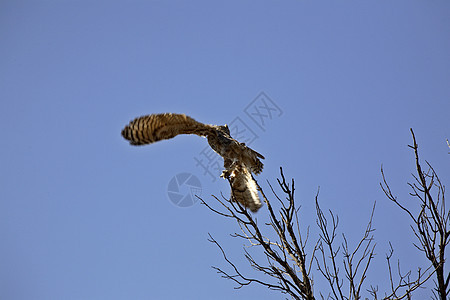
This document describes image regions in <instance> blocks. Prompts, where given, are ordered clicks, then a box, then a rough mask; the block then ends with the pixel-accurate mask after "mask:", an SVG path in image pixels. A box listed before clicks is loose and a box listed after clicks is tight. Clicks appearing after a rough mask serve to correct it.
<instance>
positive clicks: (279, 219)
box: [200, 139, 450, 300]
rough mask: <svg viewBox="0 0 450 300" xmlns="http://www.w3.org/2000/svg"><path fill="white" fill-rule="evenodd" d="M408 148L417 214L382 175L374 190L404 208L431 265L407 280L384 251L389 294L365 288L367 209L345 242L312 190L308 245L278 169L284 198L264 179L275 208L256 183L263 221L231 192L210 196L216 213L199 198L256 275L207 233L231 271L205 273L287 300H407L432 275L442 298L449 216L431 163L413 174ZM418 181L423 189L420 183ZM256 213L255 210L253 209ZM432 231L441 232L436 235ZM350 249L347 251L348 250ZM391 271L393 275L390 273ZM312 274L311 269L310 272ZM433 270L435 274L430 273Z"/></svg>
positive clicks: (369, 234)
mask: <svg viewBox="0 0 450 300" xmlns="http://www.w3.org/2000/svg"><path fill="white" fill-rule="evenodd" d="M414 147H415V148H414ZM413 149H415V151H416V158H417V160H416V161H417V166H418V168H419V169H418V170H419V174H422V175H419V177H417V178H416V180H417V182H418V184H411V187H412V188H413V190H414V191H415V193H414V194H413V196H414V197H417V198H419V199H420V200H421V201H422V202H421V203H422V204H421V205H422V206H421V212H420V214H419V216H418V217H414V216H413V214H412V213H411V212H410V211H409V210H408V209H406V208H404V206H402V205H400V204H399V202H397V200H396V198H395V197H394V196H393V195H392V193H391V191H390V189H389V186H388V185H387V183H386V180H385V177H384V173H383V171H382V174H383V181H384V184H383V185H382V188H383V191H384V192H385V193H386V195H387V196H388V197H389V199H391V200H392V201H394V202H395V203H396V204H397V205H399V207H401V208H402V209H403V210H404V211H406V212H407V213H408V214H409V215H410V216H411V218H412V219H413V220H414V221H415V224H417V226H418V227H417V229H416V230H415V231H414V232H415V234H416V236H417V237H418V238H419V241H420V245H421V248H420V246H419V247H418V248H419V249H423V251H424V252H425V254H426V255H427V258H429V259H430V261H431V262H432V264H431V266H430V267H429V268H427V269H425V270H424V271H422V270H421V269H418V270H417V273H415V275H414V276H412V272H411V271H407V272H401V271H400V264H399V263H398V265H397V267H396V268H395V266H394V265H393V263H392V259H393V253H394V250H393V248H392V246H391V248H390V250H389V252H388V253H387V254H386V262H387V266H388V276H389V277H388V278H389V279H390V291H389V292H384V293H380V292H378V286H368V285H367V283H366V281H367V280H366V279H367V276H368V271H369V268H370V265H371V263H372V262H373V260H374V257H375V248H376V243H375V239H374V228H373V226H372V220H373V217H374V212H375V204H374V206H373V209H372V212H371V214H370V218H369V222H368V223H367V226H366V228H365V230H364V232H363V235H362V237H361V238H359V239H357V240H356V242H355V239H353V243H351V242H350V241H351V239H350V238H349V237H348V236H347V235H346V234H342V233H339V232H338V225H339V218H338V216H337V215H335V214H334V213H333V212H332V211H331V210H329V211H328V213H324V212H323V211H322V209H321V207H320V205H319V200H318V194H319V193H317V194H316V197H315V205H316V225H317V229H318V231H317V232H318V236H317V238H316V239H314V241H311V242H309V243H308V241H309V240H310V239H311V237H310V227H309V226H308V224H303V223H302V222H300V221H299V220H300V218H301V215H300V207H299V206H297V205H296V201H295V197H294V191H295V185H294V180H293V179H292V180H291V181H290V182H288V181H287V180H286V178H285V176H284V174H283V169H282V168H280V179H277V182H278V185H279V187H280V188H281V191H282V193H283V195H284V197H279V196H278V194H277V193H276V192H275V190H274V188H273V187H272V185H271V184H270V182H267V183H268V186H269V187H270V190H271V192H272V194H273V196H274V197H275V199H276V202H275V206H274V204H273V203H272V202H271V201H270V200H269V198H268V197H267V196H266V194H265V193H264V191H263V190H262V188H261V187H260V186H259V184H257V186H258V190H259V192H260V193H261V195H262V197H263V199H264V202H265V204H266V208H267V213H268V219H269V221H268V222H266V223H259V222H258V220H257V218H256V217H255V216H254V215H252V214H250V213H249V212H248V211H247V210H246V209H245V208H244V207H243V206H241V204H240V203H239V202H237V201H235V200H234V199H233V195H232V196H231V197H230V198H226V197H224V196H223V195H222V196H221V198H218V197H215V196H213V197H214V198H215V199H216V200H217V201H218V203H220V205H221V209H217V208H214V207H213V206H211V205H210V204H208V203H206V202H205V201H203V200H202V199H201V198H200V200H201V202H202V203H203V204H204V205H206V206H207V207H208V208H209V209H210V210H212V211H213V212H215V213H217V214H218V215H221V216H223V217H225V218H229V219H232V220H234V221H236V222H237V224H238V226H239V228H240V232H235V233H233V234H231V236H232V237H234V238H237V239H241V240H244V241H245V243H246V244H247V246H246V247H244V257H245V258H246V260H247V261H248V263H249V265H250V266H251V267H252V268H253V269H254V270H256V271H257V272H256V274H258V275H254V276H250V275H248V274H246V272H244V271H242V267H240V266H237V265H236V264H235V263H234V262H233V261H232V259H230V258H229V257H228V256H227V254H226V251H225V250H224V248H223V246H222V245H221V244H220V243H219V242H218V241H217V240H216V239H214V238H213V237H212V236H211V235H210V239H209V240H210V241H211V242H212V243H214V244H215V245H216V246H217V247H218V248H219V249H220V251H221V253H222V255H223V257H224V259H225V261H226V262H227V263H228V264H229V266H230V267H231V271H227V270H226V269H224V268H220V267H213V268H214V269H215V270H216V271H217V272H218V273H219V274H220V275H221V276H222V277H223V278H226V279H229V280H232V281H233V282H235V283H236V284H237V286H236V288H237V289H239V288H242V287H243V286H247V285H250V284H252V283H256V284H260V285H262V286H265V287H267V288H269V289H272V290H277V291H280V292H281V293H283V294H286V295H289V296H290V297H291V298H292V299H308V300H310V299H316V298H317V297H318V298H320V299H325V298H326V299H362V298H363V297H364V296H363V294H364V293H366V295H370V296H372V298H373V299H411V296H412V294H413V292H414V291H415V290H416V289H417V288H419V287H421V286H423V285H424V283H425V282H426V281H427V280H428V279H429V278H430V277H432V275H433V274H436V275H437V276H438V282H437V292H438V294H439V295H441V294H442V290H441V289H442V288H444V289H443V291H444V293H443V297H444V298H442V296H440V297H441V298H440V299H445V297H446V295H447V294H448V291H447V290H446V289H447V288H448V282H449V275H448V276H447V277H446V278H445V280H443V279H444V276H443V274H444V273H443V272H444V268H443V266H444V261H445V259H444V254H443V253H444V250H445V246H446V245H447V244H448V235H449V234H450V233H448V231H447V230H446V229H447V226H448V225H447V224H448V222H449V213H448V212H447V211H446V210H445V204H444V198H443V197H444V187H443V186H442V185H441V183H440V181H439V178H438V177H437V175H436V174H435V172H434V170H433V169H432V168H431V166H430V170H431V171H429V173H423V172H422V171H421V169H420V165H419V164H418V154H417V145H416V143H415V139H414V146H413ZM430 172H431V173H430ZM427 179H431V184H430V182H427V181H426V180H427ZM422 180H424V182H425V184H422ZM432 186H437V187H438V190H439V193H438V201H437V202H434V200H432V198H431V196H430V195H428V194H429V193H430V189H431V187H432ZM421 190H423V193H425V195H426V196H423V193H422V194H420V191H421ZM264 211H265V209H264V208H263V210H261V212H264ZM416 221H417V222H416ZM440 232H442V233H444V235H443V236H441V235H440ZM436 243H438V244H439V250H437V251H438V253H435V251H436ZM350 244H354V245H355V246H354V247H353V248H352V247H351V246H350ZM416 247H417V246H416ZM248 248H253V249H256V250H261V251H262V253H263V254H264V255H263V257H264V258H265V259H264V260H263V261H261V259H259V260H257V259H256V258H255V255H253V254H252V253H251V252H250V251H249V250H248ZM439 251H442V252H439ZM395 269H397V272H395V271H394V270H395ZM314 271H317V272H316V273H315V274H313V273H314ZM439 272H440V274H441V275H438V274H439ZM313 275H315V276H321V277H323V278H324V279H325V282H326V283H327V284H328V287H329V289H328V291H327V292H325V291H324V290H323V288H322V290H321V291H320V292H319V293H318V295H315V294H314V280H313V278H314V277H313ZM446 291H447V292H446Z"/></svg>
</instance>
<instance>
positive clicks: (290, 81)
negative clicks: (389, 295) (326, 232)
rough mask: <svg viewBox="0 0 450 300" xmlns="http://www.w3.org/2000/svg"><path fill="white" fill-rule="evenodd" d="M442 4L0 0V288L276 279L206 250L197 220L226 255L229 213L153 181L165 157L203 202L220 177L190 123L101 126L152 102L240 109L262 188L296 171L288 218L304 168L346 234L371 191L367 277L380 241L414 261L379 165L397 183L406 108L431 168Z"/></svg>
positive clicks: (305, 196) (219, 289)
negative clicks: (184, 130)
mask: <svg viewBox="0 0 450 300" xmlns="http://www.w3.org/2000/svg"><path fill="white" fill-rule="evenodd" d="M449 15H450V2H448V1H394V2H392V1H339V2H336V1H333V2H331V1H325V2H320V3H319V2H317V1H314V2H312V1H285V2H283V3H281V4H280V3H278V2H275V1H258V2H256V1H228V2H227V3H219V2H217V1H81V0H80V1H76V0H73V1H52V0H47V1H2V2H1V4H0V39H1V44H2V47H0V116H1V118H0V125H1V128H2V129H3V130H2V134H3V143H2V147H0V157H1V158H0V164H1V171H0V187H1V188H0V238H1V240H2V241H3V243H2V247H0V298H2V299H230V297H233V298H234V299H250V298H254V299H279V297H280V295H279V294H278V293H277V292H271V291H268V290H267V289H265V288H262V287H259V286H250V287H247V288H244V289H242V290H238V291H236V290H234V289H233V287H234V285H233V284H232V283H231V282H229V281H226V280H224V279H221V278H220V277H219V276H218V275H217V274H216V273H215V271H214V270H212V269H211V265H216V266H222V267H226V264H225V262H224V261H223V259H222V258H221V256H220V253H219V251H218V249H217V248H216V247H215V246H214V245H212V244H211V243H209V242H208V241H207V237H208V233H211V234H212V235H213V236H214V237H215V238H216V239H217V240H218V241H220V242H221V243H222V244H223V245H224V246H225V248H227V249H228V252H229V254H230V256H231V257H232V258H233V259H234V260H235V261H237V262H238V263H240V264H242V265H245V262H244V261H243V260H242V259H241V253H242V242H239V241H233V240H232V239H230V238H229V236H228V234H229V233H232V232H234V231H236V230H238V229H237V228H236V226H235V224H234V223H233V222H230V221H229V220H224V219H223V218H221V217H219V216H217V215H214V214H213V213H211V212H210V211H209V210H207V209H206V208H205V207H204V206H202V205H199V204H195V205H193V206H191V207H189V208H180V207H177V206H176V205H174V204H173V203H171V202H170V201H169V198H168V194H167V188H168V184H169V182H170V180H171V179H172V178H173V177H174V176H176V175H177V174H179V173H183V172H187V173H189V174H192V175H194V176H195V177H197V178H198V179H199V181H200V182H201V188H202V196H203V197H204V199H205V201H208V203H211V204H215V202H214V199H213V198H212V197H210V195H211V194H215V195H218V194H220V193H221V192H222V193H224V195H228V193H229V187H228V186H227V184H226V182H225V181H223V180H219V179H218V180H216V181H212V180H211V178H210V177H208V176H207V175H204V173H203V170H202V169H201V168H199V167H198V166H196V162H195V160H194V158H195V157H197V156H198V155H199V153H200V152H201V151H202V149H203V148H204V147H205V146H206V140H204V139H202V138H199V137H196V136H182V137H177V138H176V139H174V140H171V141H164V142H161V143H158V144H154V145H151V146H148V147H131V146H129V145H128V144H127V143H126V142H125V141H124V140H123V139H122V137H121V136H120V131H121V129H122V128H123V127H124V126H125V125H126V124H127V123H128V122H129V121H130V120H131V119H133V118H135V117H137V116H140V115H144V114H150V113H161V112H178V113H186V114H188V115H190V116H192V117H194V118H195V119H197V120H199V121H202V122H205V123H211V124H224V123H229V122H231V121H232V120H234V119H235V118H237V117H239V118H240V120H241V121H242V122H243V123H245V124H246V125H247V127H248V128H249V129H251V130H252V131H253V132H254V134H255V136H257V138H256V139H255V140H254V141H253V142H252V144H251V146H252V147H253V148H254V149H255V150H257V151H258V152H260V153H262V154H263V155H264V156H265V157H266V159H265V169H264V172H263V173H262V174H261V175H259V176H258V179H259V182H260V183H261V185H262V187H263V188H264V189H265V190H266V192H267V193H268V191H269V189H268V186H267V183H266V180H269V181H270V182H272V183H275V178H276V177H277V176H278V169H279V167H280V166H283V168H284V170H285V174H286V176H287V177H289V178H291V177H293V178H295V180H296V185H297V201H298V203H299V204H301V205H302V210H301V212H303V217H302V222H303V223H302V226H304V228H306V227H307V226H308V225H311V228H312V230H313V231H314V229H313V228H314V224H315V218H314V210H313V208H314V195H315V194H316V192H317V189H318V187H319V186H320V197H319V199H320V203H321V205H322V207H323V208H324V209H328V208H330V209H333V210H334V212H335V213H336V214H338V215H339V216H340V220H341V227H340V229H342V230H343V231H345V232H346V233H347V236H349V237H350V239H351V240H353V242H356V240H357V238H359V237H360V235H361V234H362V231H363V228H365V225H366V222H367V220H368V217H369V215H370V210H371V207H372V205H373V203H374V202H375V201H376V202H377V208H376V212H375V216H374V226H375V227H376V228H377V231H376V233H375V237H376V240H377V250H376V252H377V253H378V255H377V257H376V260H375V263H374V264H373V267H372V269H371V272H370V273H369V278H368V281H367V284H368V285H367V288H368V287H369V284H373V285H375V284H380V290H383V288H384V286H383V284H385V281H383V280H384V279H383V278H385V277H386V265H385V261H384V253H385V252H386V249H387V245H388V241H391V242H392V244H393V246H394V247H395V249H396V254H397V255H398V256H399V257H400V258H401V260H402V263H404V266H405V268H408V267H410V268H415V267H417V266H419V265H420V266H424V265H426V261H425V260H424V258H423V257H422V256H421V255H420V254H419V253H418V252H417V250H415V249H414V248H413V246H412V245H411V242H410V241H411V238H412V235H411V233H410V231H409V223H408V219H407V218H406V217H405V216H404V215H403V214H402V213H401V212H400V211H399V209H397V208H396V207H394V205H393V204H392V203H389V202H388V200H387V199H385V197H384V195H383V193H382V191H381V189H380V187H379V182H380V180H381V176H380V166H381V164H383V166H384V168H385V172H386V175H387V177H388V179H389V181H390V183H391V185H392V188H393V191H394V192H395V193H396V194H397V195H398V196H399V199H400V200H402V201H408V200H409V201H410V198H408V186H407V184H406V183H407V180H409V179H410V173H411V172H413V171H414V163H413V154H412V152H411V150H410V149H409V148H408V147H407V145H408V144H409V143H411V136H410V133H409V128H411V127H412V128H413V129H414V130H415V133H416V137H417V139H418V143H419V147H420V151H421V155H422V158H424V159H427V160H428V161H429V162H430V163H431V164H433V166H434V167H435V169H436V171H437V172H438V174H439V175H440V176H441V178H442V181H443V183H444V184H447V185H448V183H449V180H450V168H449V164H450V156H449V155H448V151H449V149H448V148H447V146H446V143H445V139H446V138H450V118H449V112H450V84H449V83H450V38H449V37H450V19H449V18H448V16H449ZM261 92H264V93H265V95H267V97H268V98H269V99H270V100H271V101H272V102H273V103H275V104H276V105H277V106H278V108H279V110H280V112H279V113H277V114H274V115H273V116H272V117H271V118H267V119H266V121H267V122H266V123H265V126H264V128H261V127H259V126H258V125H257V124H256V123H255V122H253V121H252V120H251V118H250V117H249V116H248V115H247V114H246V108H247V106H249V105H253V104H255V103H257V102H252V101H253V100H254V99H255V98H257V96H258V95H260V93H261ZM272 102H271V103H272ZM252 103H253V104H252ZM252 107H253V106H252ZM217 175H218V174H217ZM268 194H269V193H268ZM266 213H267V212H266V210H265V207H263V208H262V209H261V211H260V212H258V214H257V216H258V218H260V219H261V220H264V218H265V216H266ZM244 270H246V271H247V272H249V274H252V273H251V272H252V271H251V270H250V269H248V268H244ZM315 282H316V285H315V290H316V293H318V292H320V291H326V287H325V286H324V285H322V283H321V282H320V279H319V277H318V276H317V277H315Z"/></svg>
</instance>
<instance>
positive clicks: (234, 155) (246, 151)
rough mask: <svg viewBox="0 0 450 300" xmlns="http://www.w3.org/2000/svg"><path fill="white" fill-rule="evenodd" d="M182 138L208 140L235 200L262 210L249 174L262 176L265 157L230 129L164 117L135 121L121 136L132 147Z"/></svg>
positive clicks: (182, 117)
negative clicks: (220, 157) (197, 137)
mask: <svg viewBox="0 0 450 300" xmlns="http://www.w3.org/2000/svg"><path fill="white" fill-rule="evenodd" d="M179 134H196V135H199V136H204V137H206V138H207V139H208V143H209V145H210V146H211V148H212V149H213V150H214V151H215V152H217V153H218V154H219V155H220V156H222V157H223V159H224V167H225V170H224V171H223V173H222V175H221V176H222V177H225V178H229V179H230V184H231V192H232V196H233V198H234V199H235V200H236V201H239V203H241V204H242V205H244V206H245V207H247V208H249V209H250V210H252V211H253V212H256V211H257V210H258V209H259V208H260V207H261V201H260V199H259V197H258V191H257V187H256V182H255V181H254V179H253V177H252V176H251V173H250V171H251V172H253V173H255V174H259V173H261V171H262V169H263V163H262V162H261V161H260V160H259V159H260V158H261V159H264V156H262V155H261V154H259V153H258V152H256V151H254V150H253V149H251V148H249V147H247V146H246V145H245V144H244V143H239V142H238V141H236V140H235V139H233V138H232V137H231V135H230V130H229V129H228V126H227V125H225V126H216V125H208V124H203V123H200V122H197V121H196V120H194V119H193V118H191V117H189V116H186V115H184V114H173V113H165V114H153V115H147V116H143V117H139V118H136V119H134V120H133V121H131V122H130V123H129V124H128V125H127V126H125V128H124V129H123V130H122V136H123V137H124V138H125V139H127V140H128V141H129V142H130V144H131V145H146V144H151V143H154V142H157V141H160V140H166V139H171V138H173V137H175V136H177V135H179Z"/></svg>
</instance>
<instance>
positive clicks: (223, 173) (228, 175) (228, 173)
mask: <svg viewBox="0 0 450 300" xmlns="http://www.w3.org/2000/svg"><path fill="white" fill-rule="evenodd" d="M220 177H222V178H224V179H227V178H229V177H230V171H229V170H223V171H222V174H220Z"/></svg>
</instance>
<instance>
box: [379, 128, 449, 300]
mask: <svg viewBox="0 0 450 300" xmlns="http://www.w3.org/2000/svg"><path fill="white" fill-rule="evenodd" d="M411 135H412V138H413V145H412V146H411V145H409V147H410V148H412V149H413V151H414V155H415V164H416V173H417V174H416V175H414V174H413V175H412V176H413V179H414V181H413V182H410V183H408V185H409V186H410V188H411V190H412V191H411V193H410V195H411V196H412V198H413V199H415V200H417V201H418V203H419V210H418V211H417V212H414V211H415V209H414V206H413V207H407V206H406V205H405V204H402V203H400V201H398V200H397V197H396V196H394V195H393V193H392V191H391V189H390V187H389V185H388V183H387V181H386V177H385V175H384V171H383V168H381V174H382V177H383V183H381V184H380V185H381V188H382V189H383V191H384V193H385V194H386V196H387V198H388V199H390V200H391V201H393V202H394V203H395V204H396V205H397V206H398V207H399V208H400V209H401V210H402V211H404V212H405V213H406V214H407V215H408V216H409V217H410V218H411V221H412V225H411V229H412V231H413V232H414V235H415V236H416V238H417V242H416V243H414V246H415V247H416V248H417V249H419V250H420V251H421V252H423V253H424V254H425V256H426V258H427V259H428V260H429V261H430V263H431V266H432V267H433V272H434V274H435V277H436V280H435V285H436V287H435V291H434V296H435V298H436V299H441V300H445V299H447V296H448V295H449V293H450V289H449V281H450V273H446V272H445V269H444V264H445V248H446V246H447V245H448V244H449V242H450V239H449V237H450V231H449V229H450V211H449V210H447V209H446V207H445V187H444V186H443V185H442V183H441V180H440V179H439V177H438V175H437V173H436V171H435V170H434V169H433V167H432V166H431V164H430V163H429V162H428V161H425V163H426V165H427V170H426V171H423V170H422V166H421V164H420V160H419V150H418V149H419V147H418V145H417V142H416V137H415V135H414V131H413V130H412V129H411ZM416 210H417V209H416ZM391 281H392V277H391ZM394 295H395V293H394Z"/></svg>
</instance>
